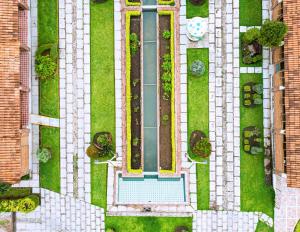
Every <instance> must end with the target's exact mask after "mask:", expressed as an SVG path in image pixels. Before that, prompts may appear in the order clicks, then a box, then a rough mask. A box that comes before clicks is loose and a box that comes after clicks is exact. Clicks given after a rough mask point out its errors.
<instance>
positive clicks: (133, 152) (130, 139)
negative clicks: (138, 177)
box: [126, 11, 142, 172]
mask: <svg viewBox="0 0 300 232" xmlns="http://www.w3.org/2000/svg"><path fill="white" fill-rule="evenodd" d="M140 41H141V16H140V13H139V12H133V11H132V12H128V13H127V15H126V116H127V171H128V172H141V168H142V130H141V128H142V127H141V110H142V106H141V102H142V99H141V97H142V96H141V86H142V80H141V51H140Z"/></svg>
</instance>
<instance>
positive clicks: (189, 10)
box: [186, 0, 209, 19]
mask: <svg viewBox="0 0 300 232" xmlns="http://www.w3.org/2000/svg"><path fill="white" fill-rule="evenodd" d="M208 1H209V0H204V3H203V4H202V5H200V6H195V5H193V4H192V3H191V2H190V1H189V0H187V1H186V17H187V18H188V19H190V18H193V17H196V16H198V17H202V18H206V17H208V15H209V10H208Z"/></svg>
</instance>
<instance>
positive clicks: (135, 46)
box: [129, 33, 140, 55]
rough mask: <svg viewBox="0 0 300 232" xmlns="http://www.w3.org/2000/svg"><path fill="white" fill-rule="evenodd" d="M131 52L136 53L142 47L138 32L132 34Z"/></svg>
mask: <svg viewBox="0 0 300 232" xmlns="http://www.w3.org/2000/svg"><path fill="white" fill-rule="evenodd" d="M129 40H130V52H131V54H132V55H135V54H136V53H137V51H138V49H139V47H140V41H139V38H138V35H137V34H136V33H131V34H130V39H129Z"/></svg>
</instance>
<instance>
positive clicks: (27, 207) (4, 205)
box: [0, 195, 40, 213]
mask: <svg viewBox="0 0 300 232" xmlns="http://www.w3.org/2000/svg"><path fill="white" fill-rule="evenodd" d="M39 202H40V198H39V196H37V195H29V196H26V197H23V198H19V199H11V200H0V212H22V213H29V212H31V211H33V210H35V208H36V207H37V206H38V205H39Z"/></svg>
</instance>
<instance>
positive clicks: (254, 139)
mask: <svg viewBox="0 0 300 232" xmlns="http://www.w3.org/2000/svg"><path fill="white" fill-rule="evenodd" d="M243 150H244V152H246V153H248V154H250V155H257V154H261V153H262V152H263V148H262V136H261V132H260V131H259V129H258V128H256V127H255V126H249V127H246V128H244V129H243Z"/></svg>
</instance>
